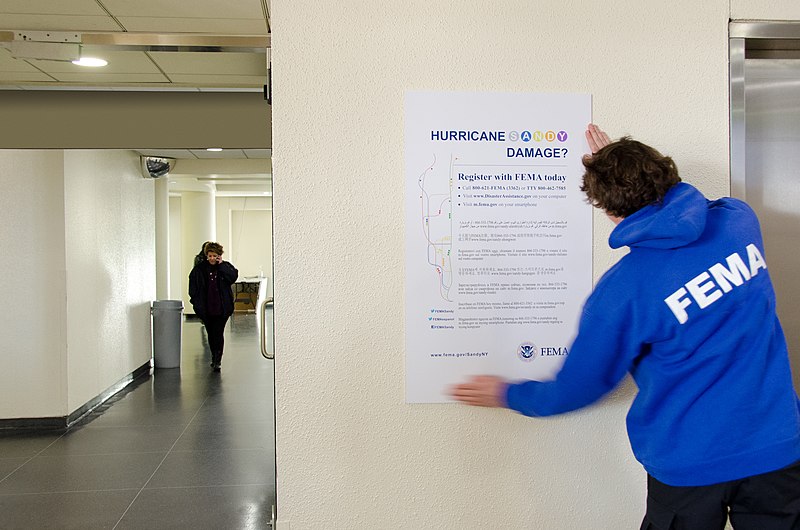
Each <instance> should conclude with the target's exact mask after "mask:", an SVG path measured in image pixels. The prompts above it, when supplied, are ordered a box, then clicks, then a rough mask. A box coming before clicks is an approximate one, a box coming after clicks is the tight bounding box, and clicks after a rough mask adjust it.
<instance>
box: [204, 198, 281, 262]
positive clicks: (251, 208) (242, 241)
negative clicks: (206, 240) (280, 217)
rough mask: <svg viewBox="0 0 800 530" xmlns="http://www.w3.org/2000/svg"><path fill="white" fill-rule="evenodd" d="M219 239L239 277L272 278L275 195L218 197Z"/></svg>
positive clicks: (226, 257) (226, 256)
mask: <svg viewBox="0 0 800 530" xmlns="http://www.w3.org/2000/svg"><path fill="white" fill-rule="evenodd" d="M216 203H217V241H218V242H219V243H221V244H222V246H223V248H224V249H225V259H226V260H229V261H230V262H231V263H233V264H234V266H235V267H236V268H237V269H239V277H245V276H258V274H259V271H260V270H261V271H263V273H264V276H267V277H268V278H272V199H271V197H217V201H216Z"/></svg>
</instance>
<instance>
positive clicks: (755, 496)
mask: <svg viewBox="0 0 800 530" xmlns="http://www.w3.org/2000/svg"><path fill="white" fill-rule="evenodd" d="M729 516H730V519H731V525H733V527H734V528H735V529H736V530H798V529H800V462H796V463H794V464H792V465H791V466H789V467H786V468H783V469H779V470H778V471H772V472H771V473H765V474H763V475H755V476H752V477H747V478H743V479H740V480H733V481H730V482H722V483H720V484H712V485H709V486H695V487H680V486H668V485H666V484H664V483H662V482H659V481H658V480H656V479H654V478H653V477H651V476H649V475H648V476H647V513H646V514H645V517H644V521H643V522H642V526H641V528H640V530H722V529H724V528H725V523H726V522H727V520H728V517H729Z"/></svg>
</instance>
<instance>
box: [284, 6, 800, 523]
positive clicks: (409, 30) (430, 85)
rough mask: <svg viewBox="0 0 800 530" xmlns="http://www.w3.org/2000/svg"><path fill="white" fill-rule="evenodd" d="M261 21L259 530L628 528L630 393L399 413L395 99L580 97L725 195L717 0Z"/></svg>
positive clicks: (304, 9) (386, 9) (721, 28)
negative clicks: (264, 445)
mask: <svg viewBox="0 0 800 530" xmlns="http://www.w3.org/2000/svg"><path fill="white" fill-rule="evenodd" d="M759 4H760V6H761V8H762V9H764V11H765V12H766V11H767V10H769V12H771V13H777V12H782V13H789V12H793V11H792V10H793V9H794V8H791V7H790V6H792V5H793V2H790V1H787V0H783V1H781V2H777V4H780V5H781V6H783V9H781V10H776V9H773V8H772V5H773V4H774V2H772V3H767V2H760V3H759ZM736 6H737V9H738V8H739V7H741V12H742V13H744V12H745V11H746V12H747V16H753V17H757V16H759V13H761V11H760V10H758V9H750V8H747V9H744V6H745V2H743V1H742V2H737V3H736ZM272 7H273V9H272V13H273V22H274V24H273V26H274V28H275V30H274V33H273V40H272V42H273V55H272V57H273V75H274V79H275V80H276V83H275V92H274V96H275V102H276V105H275V109H274V113H273V131H274V145H273V148H274V149H273V153H274V158H273V166H274V167H273V174H274V182H275V184H274V193H275V196H274V199H275V203H274V223H275V259H276V261H275V279H276V283H275V319H276V335H275V340H276V387H277V404H278V409H277V436H278V447H277V451H278V462H277V466H278V467H277V469H278V510H279V522H280V524H281V526H280V527H279V528H291V530H306V529H323V528H331V527H335V528H359V529H361V528H364V529H372V528H381V529H384V528H387V529H388V528H414V529H415V530H419V529H436V530H442V529H454V530H455V529H458V530H462V529H464V528H474V527H478V528H492V529H522V528H530V529H548V530H551V529H555V530H559V529H573V528H603V529H609V530H611V529H613V530H617V529H620V528H637V527H638V525H639V522H640V521H641V515H642V513H643V509H644V500H645V491H644V486H645V484H644V478H645V475H644V472H643V471H642V469H641V467H640V466H639V465H638V463H637V462H635V461H634V459H633V458H632V456H631V452H630V448H629V445H628V441H627V437H626V434H625V425H624V417H625V414H626V412H627V408H628V406H629V402H630V399H631V396H632V393H633V392H634V389H633V388H631V386H632V385H631V384H630V383H627V385H626V386H625V387H624V388H623V390H621V391H619V392H617V393H616V394H615V395H613V396H611V397H610V398H609V399H606V400H605V401H603V402H601V403H599V404H597V405H595V406H593V407H591V408H588V409H586V410H583V411H580V412H577V413H573V414H569V415H566V416H563V417H559V418H551V419H546V420H532V419H527V418H524V417H521V416H518V415H516V414H513V413H510V412H507V411H499V410H476V409H469V408H466V407H462V406H458V405H406V404H404V396H403V388H404V350H403V349H404V329H403V312H404V297H403V282H404V276H403V275H404V271H403V265H402V263H403V255H404V254H403V252H404V250H403V247H404V226H403V219H404V216H403V208H404V205H403V201H402V199H401V197H403V189H404V173H403V170H404V168H403V95H404V92H405V91H406V90H411V89H431V90H445V91H446V90H471V91H533V92H540V91H541V92H586V93H591V94H592V95H593V98H594V99H593V108H594V120H595V121H597V122H598V123H600V124H602V125H603V126H604V127H605V128H607V129H608V130H609V131H610V132H611V134H612V135H614V136H619V135H623V134H631V135H633V136H635V137H636V138H637V139H640V140H642V141H644V142H648V143H652V144H654V145H656V146H658V147H659V148H660V149H661V150H662V151H664V152H665V153H667V154H670V155H672V156H673V157H674V158H675V159H676V161H677V163H678V166H679V168H680V170H681V172H682V174H683V176H684V178H685V180H687V181H688V182H690V183H692V184H694V185H696V186H698V187H699V188H700V189H701V190H702V191H703V192H705V193H706V194H707V195H709V196H710V197H717V196H720V195H725V194H727V193H728V191H729V179H728V79H727V72H728V67H727V62H728V45H727V24H728V19H729V15H730V10H729V2H728V0H709V1H707V2H694V1H690V0H676V1H673V2H638V1H634V0H620V1H618V2H611V3H609V2H605V3H590V2H582V1H577V0H567V1H561V2H555V1H548V0H539V1H535V2H530V1H526V0H499V1H496V2H490V3H487V2H484V1H477V0H442V1H437V2H429V1H423V0H408V1H404V2H371V1H367V0H359V1H352V2H340V3H324V4H320V3H319V2H316V1H312V0H292V1H289V0H274V1H273V3H272ZM610 228H611V225H610V223H609V222H608V221H607V220H605V219H604V218H603V217H602V216H601V215H596V216H595V233H594V276H595V278H597V277H599V275H600V274H601V273H602V272H604V271H605V270H606V269H607V268H608V266H609V265H610V264H611V263H613V262H614V261H615V260H616V259H618V257H619V255H618V254H616V253H612V252H611V251H609V250H608V247H607V245H606V240H607V236H608V234H609V232H610Z"/></svg>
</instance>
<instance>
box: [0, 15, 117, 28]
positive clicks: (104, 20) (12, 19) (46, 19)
mask: <svg viewBox="0 0 800 530" xmlns="http://www.w3.org/2000/svg"><path fill="white" fill-rule="evenodd" d="M2 21H3V22H2V26H3V28H4V29H9V30H19V29H29V30H35V31H78V32H80V31H121V28H120V27H119V24H117V23H116V22H114V19H112V18H111V17H108V16H97V17H93V16H84V15H78V16H75V15H3V16H2Z"/></svg>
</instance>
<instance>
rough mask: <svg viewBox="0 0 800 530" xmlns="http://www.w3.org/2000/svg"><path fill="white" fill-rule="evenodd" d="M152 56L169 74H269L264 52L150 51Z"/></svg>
mask: <svg viewBox="0 0 800 530" xmlns="http://www.w3.org/2000/svg"><path fill="white" fill-rule="evenodd" d="M150 56H151V57H152V58H153V59H154V60H155V61H156V63H158V66H159V67H160V68H161V69H162V70H163V71H164V72H165V73H167V74H168V75H171V74H193V75H206V74H207V75H247V76H264V77H266V75H267V59H266V56H265V55H264V54H259V53H238V52H223V53H209V52H193V53H188V52H186V53H184V52H150Z"/></svg>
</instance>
